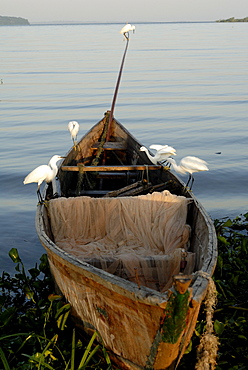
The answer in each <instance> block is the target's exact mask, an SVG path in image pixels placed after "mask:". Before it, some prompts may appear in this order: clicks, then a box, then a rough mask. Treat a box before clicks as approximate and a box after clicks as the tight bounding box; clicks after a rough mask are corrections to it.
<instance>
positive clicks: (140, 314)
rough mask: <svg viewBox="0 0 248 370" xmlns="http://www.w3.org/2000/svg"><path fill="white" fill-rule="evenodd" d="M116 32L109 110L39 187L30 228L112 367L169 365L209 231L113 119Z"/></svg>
mask: <svg viewBox="0 0 248 370" xmlns="http://www.w3.org/2000/svg"><path fill="white" fill-rule="evenodd" d="M124 36H125V38H126V40H127V43H126V48H125V51H124V55H123V59H122V63H121V68H120V72H119V77H118V79H117V85H116V89H115V94H114V97H113V102H112V106H111V110H110V111H108V112H106V113H105V116H104V117H103V119H102V120H101V121H100V122H98V123H97V124H96V125H95V126H94V127H92V128H91V130H90V131H89V132H88V133H87V134H86V135H85V136H84V137H83V138H82V139H81V140H80V141H79V143H78V144H77V145H76V147H73V148H71V150H70V151H69V153H68V154H67V156H66V157H65V159H64V161H63V163H62V166H61V168H60V170H59V172H58V176H57V177H58V179H57V183H56V184H49V185H48V186H46V188H45V192H44V196H45V199H46V202H45V203H44V204H39V205H38V207H37V214H36V229H37V233H38V236H39V239H40V241H41V243H42V245H43V246H44V248H45V249H46V251H47V254H48V259H49V263H50V268H51V272H52V274H53V276H54V279H55V282H56V284H57V286H58V287H59V289H60V291H61V292H62V293H63V294H64V296H65V297H66V298H67V299H68V301H69V302H70V304H71V307H72V312H71V313H72V315H73V317H74V318H75V320H76V321H77V323H78V324H79V325H81V326H83V328H84V330H85V331H86V332H88V333H92V332H93V331H95V330H97V331H98V333H100V335H101V338H102V340H103V342H104V345H105V347H106V348H107V350H108V351H109V353H110V355H111V357H112V359H113V361H114V362H115V363H116V364H117V366H118V367H119V368H121V369H136V370H137V369H146V370H148V369H157V370H162V369H163V370H172V369H175V368H176V367H177V365H178V364H179V362H180V359H181V357H182V356H183V354H184V352H185V349H186V348H187V346H188V344H189V341H190V338H191V336H192V333H193V331H194V328H195V324H196V321H197V317H198V313H199V309H200V305H201V303H202V301H203V299H204V297H205V295H206V292H207V288H208V279H209V277H211V276H212V274H213V271H214V268H215V263H216V258H217V242H216V235H215V230H214V226H213V224H212V222H211V219H210V218H209V216H208V215H207V213H206V212H205V210H204V209H203V207H202V206H201V204H200V203H199V202H198V201H197V200H196V198H195V197H194V195H193V193H192V192H191V191H188V190H187V189H186V188H185V184H183V183H182V182H181V181H180V180H179V179H178V178H177V177H176V176H174V175H173V174H172V173H171V171H170V169H169V168H168V167H165V166H163V165H162V164H161V163H158V164H156V165H154V164H152V163H151V162H150V160H149V159H148V157H147V155H146V153H145V152H143V151H140V147H141V144H140V143H139V142H138V141H137V140H136V139H135V138H134V137H133V136H132V135H131V134H130V133H129V132H128V131H127V130H126V129H125V128H124V127H123V126H122V125H121V124H120V123H119V122H118V121H117V120H116V119H115V118H114V114H113V112H114V106H115V101H116V96H117V91H118V87H119V83H120V77H121V72H122V68H123V63H124V59H125V55H126V51H127V46H128V41H129V37H128V34H124ZM55 185H56V186H55ZM55 188H56V190H55ZM55 192H56V194H57V196H56V197H55V198H54V193H55Z"/></svg>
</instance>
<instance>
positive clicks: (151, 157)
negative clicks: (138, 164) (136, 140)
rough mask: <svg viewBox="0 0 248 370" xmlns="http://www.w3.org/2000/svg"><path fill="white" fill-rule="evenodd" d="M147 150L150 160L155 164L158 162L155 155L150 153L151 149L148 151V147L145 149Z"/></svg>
mask: <svg viewBox="0 0 248 370" xmlns="http://www.w3.org/2000/svg"><path fill="white" fill-rule="evenodd" d="M145 152H146V154H147V157H148V158H149V159H150V161H151V162H152V163H153V164H157V161H156V159H154V158H155V157H153V156H152V155H151V154H150V153H149V151H148V149H147V148H146V149H145Z"/></svg>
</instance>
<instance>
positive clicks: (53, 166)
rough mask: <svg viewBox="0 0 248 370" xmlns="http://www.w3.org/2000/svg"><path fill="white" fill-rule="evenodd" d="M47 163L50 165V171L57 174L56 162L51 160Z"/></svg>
mask: <svg viewBox="0 0 248 370" xmlns="http://www.w3.org/2000/svg"><path fill="white" fill-rule="evenodd" d="M49 165H50V167H51V169H52V171H53V174H54V176H56V175H57V172H58V166H57V162H53V161H51V162H50V163H49Z"/></svg>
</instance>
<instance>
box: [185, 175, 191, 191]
mask: <svg viewBox="0 0 248 370" xmlns="http://www.w3.org/2000/svg"><path fill="white" fill-rule="evenodd" d="M190 180H191V174H189V178H188V181H187V184H186V186H185V187H186V188H187V187H188V185H189V182H190Z"/></svg>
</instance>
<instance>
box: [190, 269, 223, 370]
mask: <svg viewBox="0 0 248 370" xmlns="http://www.w3.org/2000/svg"><path fill="white" fill-rule="evenodd" d="M197 275H198V276H202V277H204V278H206V279H208V281H209V284H208V290H207V294H206V297H205V300H204V305H205V310H206V328H205V331H204V333H203V334H202V336H201V339H200V344H199V346H198V348H197V363H196V365H195V370H214V369H215V367H216V357H217V352H218V344H219V341H218V338H217V337H216V336H215V334H214V325H213V314H214V309H215V306H216V303H217V290H216V286H215V283H214V281H213V279H212V278H211V276H210V275H209V274H208V273H206V272H204V271H198V272H197Z"/></svg>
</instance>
